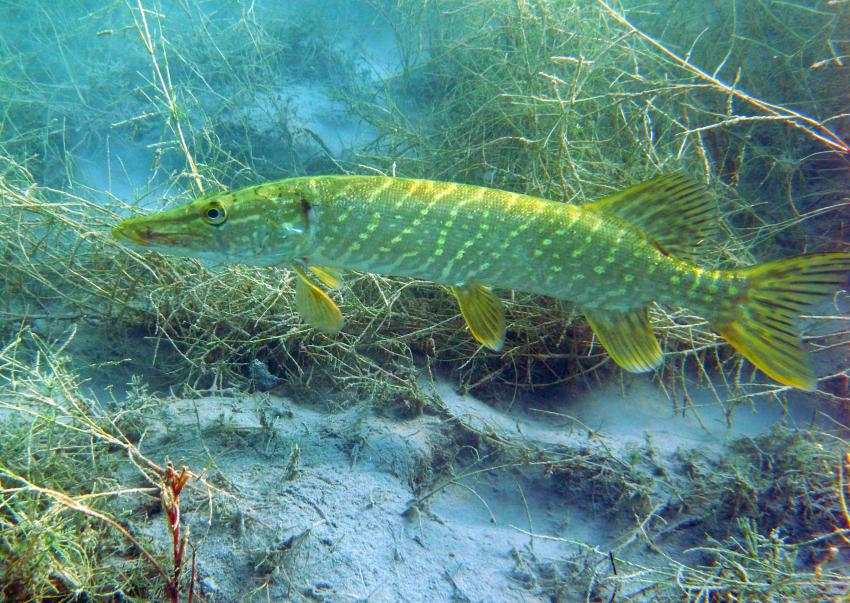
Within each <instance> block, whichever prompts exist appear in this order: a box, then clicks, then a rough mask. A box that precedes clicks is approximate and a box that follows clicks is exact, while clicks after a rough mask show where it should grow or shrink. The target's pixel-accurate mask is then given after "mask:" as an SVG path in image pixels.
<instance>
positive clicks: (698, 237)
mask: <svg viewBox="0 0 850 603" xmlns="http://www.w3.org/2000/svg"><path fill="white" fill-rule="evenodd" d="M585 208H586V209H590V210H593V211H596V212H598V213H600V214H604V215H606V216H616V217H617V218H619V219H620V220H621V221H623V222H625V223H627V224H628V225H629V226H631V227H632V228H634V229H636V230H639V231H640V232H641V233H642V234H643V235H644V236H646V238H647V239H649V240H650V241H651V242H652V243H653V244H654V245H655V246H656V247H658V249H659V250H660V251H661V252H662V253H664V254H665V255H672V256H675V257H677V258H681V259H683V260H687V261H689V262H696V261H697V260H698V259H699V258H700V254H699V253H698V252H697V247H699V245H700V243H702V242H703V241H704V240H705V239H707V238H709V237H711V236H712V235H713V234H714V232H715V231H716V229H717V225H718V223H717V207H716V206H715V204H714V201H713V200H712V199H711V198H710V197H709V195H708V194H707V193H706V191H705V189H704V188H703V187H702V186H701V185H699V184H698V183H696V182H694V181H693V180H691V179H690V178H688V177H687V176H685V175H684V174H678V173H677V174H669V175H666V176H659V177H658V178H653V179H652V180H647V181H646V182H641V183H640V184H636V185H634V186H631V187H629V188H627V189H626V190H624V191H621V192H619V193H615V194H613V195H610V196H608V197H605V198H603V199H600V200H598V201H595V202H593V203H591V204H589V205H586V206H585Z"/></svg>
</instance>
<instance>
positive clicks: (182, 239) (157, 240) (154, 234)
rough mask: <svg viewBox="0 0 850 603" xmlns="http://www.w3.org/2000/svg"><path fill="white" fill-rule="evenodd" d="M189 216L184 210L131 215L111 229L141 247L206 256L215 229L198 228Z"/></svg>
mask: <svg viewBox="0 0 850 603" xmlns="http://www.w3.org/2000/svg"><path fill="white" fill-rule="evenodd" d="M178 209H182V208H178ZM187 217H188V216H187V212H185V211H167V212H162V213H159V214H154V215H150V216H139V217H135V218H128V219H126V220H122V221H121V222H119V223H118V224H117V225H116V226H115V227H114V228H113V229H112V236H113V238H115V239H116V240H117V241H119V242H120V243H123V244H125V245H128V246H130V247H133V248H136V249H139V250H154V251H160V252H162V253H167V254H171V255H180V256H190V257H204V256H206V255H208V252H209V250H210V244H211V242H212V236H211V235H212V233H211V232H206V231H207V229H204V228H198V227H197V225H195V224H194V223H192V222H190V221H189V220H187V219H186V218H187Z"/></svg>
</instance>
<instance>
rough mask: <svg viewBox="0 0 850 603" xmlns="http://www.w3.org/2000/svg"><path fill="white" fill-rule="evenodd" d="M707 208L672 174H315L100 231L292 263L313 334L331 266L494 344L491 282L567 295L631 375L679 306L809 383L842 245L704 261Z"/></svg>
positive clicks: (776, 372) (332, 322)
mask: <svg viewBox="0 0 850 603" xmlns="http://www.w3.org/2000/svg"><path fill="white" fill-rule="evenodd" d="M712 210H713V204H712V203H711V202H710V201H709V200H708V199H707V196H706V194H705V191H704V190H702V189H701V187H699V186H697V185H696V184H694V183H693V182H691V181H690V180H689V179H687V178H685V177H683V176H680V175H672V176H662V177H659V178H655V179H653V180H650V181H647V182H644V183H641V184H638V185H636V186H633V187H631V188H629V189H626V190H624V191H622V192H620V193H617V194H614V195H612V196H609V197H606V198H604V199H601V200H599V201H597V202H595V203H591V204H589V205H585V206H576V205H572V204H567V203H557V202H553V201H549V200H546V199H540V198H536V197H531V196H527V195H520V194H516V193H511V192H507V191H501V190H495V189H490V188H484V187H478V186H471V185H464V184H455V183H448V182H436V181H430V180H414V179H404V178H390V177H382V176H318V177H303V178H291V179H287V180H282V181H279V182H272V183H266V184H261V185H257V186H252V187H247V188H244V189H240V190H236V191H226V192H220V193H214V194H210V195H205V196H203V197H200V198H198V199H196V200H195V201H193V202H191V203H189V204H187V205H184V206H182V207H178V208H175V209H172V210H168V211H165V212H161V213H159V214H154V215H151V216H144V217H139V218H131V219H129V220H125V221H124V222H122V223H121V224H119V225H118V226H117V227H116V228H115V229H114V231H113V232H114V234H115V236H116V237H117V238H119V239H120V240H123V241H125V242H129V243H133V244H135V245H139V246H142V247H147V248H154V249H158V250H161V251H163V252H170V253H175V254H180V255H190V256H195V257H200V258H206V259H210V260H213V261H225V262H237V263H246V264H255V265H289V266H291V267H292V268H293V269H294V270H296V271H297V272H298V274H299V280H298V286H297V287H296V298H297V299H296V303H297V306H298V308H299V311H301V313H302V315H304V316H305V318H306V319H307V320H308V321H309V322H311V323H312V324H314V325H316V326H317V327H318V328H321V329H323V330H325V331H327V332H335V331H336V330H338V329H339V328H340V327H341V326H342V317H341V315H340V313H339V310H338V308H336V306H335V304H333V302H332V301H331V300H330V298H329V297H328V296H327V294H326V293H325V292H324V291H323V290H322V289H321V288H320V287H319V286H318V285H317V282H318V283H320V284H324V285H327V286H331V287H332V286H335V285H336V284H337V283H338V282H339V277H338V271H339V270H340V269H353V270H361V271H365V272H373V273H380V274H390V275H396V276H405V277H413V278H418V279H423V280H428V281H434V282H437V283H442V284H445V285H448V286H449V287H450V288H451V290H452V292H453V293H454V295H455V297H456V298H457V299H458V302H459V304H460V308H461V312H462V314H463V316H464V318H465V319H466V321H467V324H468V325H469V327H470V330H471V331H472V334H473V335H474V336H475V337H476V339H478V340H479V341H480V342H481V343H483V344H484V345H486V346H488V347H490V348H492V349H499V348H500V347H501V346H502V344H503V341H504V331H505V323H504V314H503V310H502V307H501V302H500V301H499V299H498V297H497V296H496V295H495V294H494V293H493V292H492V291H491V290H490V287H497V288H507V289H516V290H520V291H527V292H530V293H536V294H540V295H547V296H552V297H556V298H559V299H564V300H569V301H572V302H575V303H577V304H578V305H579V306H580V307H581V309H582V311H583V312H584V314H585V316H586V317H587V319H588V321H589V322H590V325H591V327H592V328H593V330H594V332H595V333H596V334H597V336H598V338H599V340H600V342H601V343H602V344H603V346H604V347H605V348H606V349H607V350H608V352H609V353H610V354H611V356H612V358H613V359H614V360H615V361H616V362H617V363H618V364H619V365H620V366H622V367H623V368H625V369H627V370H630V371H633V372H642V371H647V370H651V369H653V368H655V367H656V366H658V365H659V364H660V362H661V361H662V353H661V349H660V347H659V345H658V342H657V340H656V339H655V336H654V335H653V333H652V330H651V328H650V325H649V319H648V307H649V304H650V303H652V302H659V303H663V304H671V305H677V306H685V307H689V308H691V309H692V310H693V311H695V312H696V313H698V314H700V315H702V316H705V317H706V318H708V319H709V320H710V321H711V322H712V323H713V324H714V326H715V328H717V329H718V331H719V332H720V333H721V335H723V336H724V337H725V338H726V339H727V340H728V341H729V342H730V343H732V345H733V346H735V347H736V348H737V349H738V350H739V351H741V352H742V353H743V354H744V355H745V356H746V357H747V358H748V359H750V360H751V361H752V362H753V363H754V364H756V366H758V367H759V368H761V369H762V370H763V371H765V372H766V373H767V374H768V375H770V376H771V377H773V378H774V379H777V380H778V381H780V382H782V383H785V384H788V385H792V386H795V387H800V388H804V389H813V388H814V387H815V385H816V378H815V376H814V372H813V370H812V368H811V366H810V364H809V361H808V358H807V356H806V353H805V350H804V349H803V347H802V344H801V342H800V338H799V335H798V333H797V331H796V328H795V327H794V321H795V320H796V319H797V317H798V316H799V314H800V313H801V312H802V311H803V310H804V309H805V307H806V306H807V305H809V304H811V303H813V302H815V301H817V300H818V299H820V298H821V297H823V296H826V295H829V294H830V293H831V292H832V291H834V290H835V288H836V287H838V286H839V285H840V284H841V282H842V279H843V278H844V276H845V275H846V273H847V272H848V270H850V254H847V253H827V254H814V255H808V256H799V257H797V258H791V259H788V260H780V261H779V262H772V263H768V264H763V265H761V266H755V267H752V268H745V269H742V270H730V271H719V270H706V269H703V268H700V267H698V266H697V265H696V264H695V261H696V260H697V255H696V251H695V249H696V248H697V247H698V245H699V243H700V242H701V241H702V240H703V239H705V238H706V237H708V236H711V235H712V231H713V230H714V229H715V227H716V224H717V220H716V216H715V214H714V212H713V211H712Z"/></svg>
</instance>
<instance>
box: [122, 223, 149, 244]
mask: <svg viewBox="0 0 850 603" xmlns="http://www.w3.org/2000/svg"><path fill="white" fill-rule="evenodd" d="M112 236H113V237H114V238H115V239H117V240H119V241H121V242H123V243H131V244H133V245H141V246H142V247H150V246H151V245H153V238H154V237H153V232H152V231H151V229H150V228H149V227H146V226H142V225H140V224H133V223H132V222H131V221H129V220H125V221H124V222H120V223H119V224H118V225H117V226H115V227H114V228H113V229H112Z"/></svg>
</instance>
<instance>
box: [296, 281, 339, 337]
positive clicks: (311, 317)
mask: <svg viewBox="0 0 850 603" xmlns="http://www.w3.org/2000/svg"><path fill="white" fill-rule="evenodd" d="M292 269H293V270H295V272H296V273H297V274H298V281H297V282H296V283H295V307H296V308H297V309H298V313H299V314H300V315H301V318H303V319H304V320H305V321H306V322H307V323H309V324H310V325H312V326H313V327H315V328H317V329H319V330H320V331H322V332H324V333H327V334H329V335H333V334H334V333H337V332H338V331H339V330H340V329H341V328H342V325H343V322H344V321H343V319H342V312H340V311H339V308H338V307H337V305H336V304H335V303H334V302H333V300H331V298H330V297H328V294H327V293H325V292H324V291H322V290H321V289H319V288H318V287H317V286H316V285H314V284H313V283H312V282H310V277H308V276H307V273H305V272H304V270H303V269H301V268H299V267H297V266H293V268H292Z"/></svg>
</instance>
